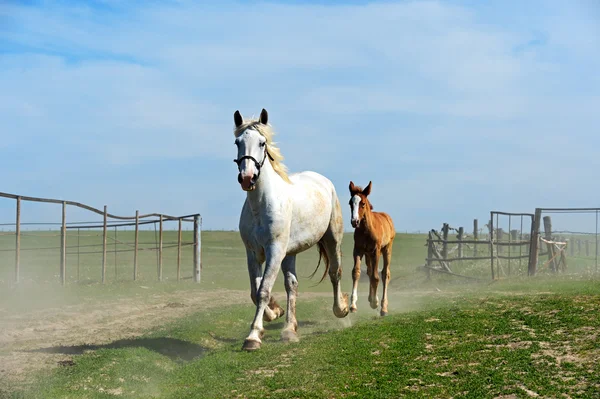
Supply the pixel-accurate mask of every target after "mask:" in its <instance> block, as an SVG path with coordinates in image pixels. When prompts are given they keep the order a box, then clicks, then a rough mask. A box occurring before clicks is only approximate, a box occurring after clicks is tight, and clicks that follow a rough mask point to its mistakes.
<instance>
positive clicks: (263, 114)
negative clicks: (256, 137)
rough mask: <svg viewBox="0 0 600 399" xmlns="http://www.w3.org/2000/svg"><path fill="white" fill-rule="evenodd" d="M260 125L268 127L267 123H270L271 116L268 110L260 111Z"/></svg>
mask: <svg viewBox="0 0 600 399" xmlns="http://www.w3.org/2000/svg"><path fill="white" fill-rule="evenodd" d="M259 121H260V123H262V124H263V125H266V124H267V122H269V114H268V113H267V110H266V109H264V108H263V109H262V111H260V119H259Z"/></svg>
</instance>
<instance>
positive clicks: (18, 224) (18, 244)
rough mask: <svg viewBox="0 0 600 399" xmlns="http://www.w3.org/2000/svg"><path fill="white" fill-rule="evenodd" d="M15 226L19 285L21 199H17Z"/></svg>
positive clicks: (16, 271)
mask: <svg viewBox="0 0 600 399" xmlns="http://www.w3.org/2000/svg"><path fill="white" fill-rule="evenodd" d="M16 219H17V220H16V226H15V283H16V284H18V283H19V279H20V274H21V197H17V214H16Z"/></svg>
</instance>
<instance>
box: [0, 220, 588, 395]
mask: <svg viewBox="0 0 600 399" xmlns="http://www.w3.org/2000/svg"><path fill="white" fill-rule="evenodd" d="M188 238H189V237H188ZM148 239H151V238H148ZM424 244H425V236H423V235H411V234H399V235H398V238H397V243H396V245H395V249H394V258H393V260H392V282H391V284H390V305H389V307H390V316H389V317H387V318H384V319H381V318H379V317H378V316H377V312H376V311H374V310H371V309H370V308H369V306H368V304H367V300H366V293H367V287H368V283H367V281H366V279H362V280H361V283H360V288H359V294H360V297H359V303H358V305H359V312H358V313H357V314H351V315H349V316H348V317H347V318H345V319H336V318H335V317H334V316H333V315H332V312H331V303H332V301H331V294H330V292H331V285H330V284H329V282H328V279H326V280H325V281H324V282H323V283H321V284H320V285H316V286H315V284H316V282H317V281H318V280H316V279H313V280H309V279H308V278H306V276H308V275H309V274H310V273H311V272H312V271H313V270H314V267H315V266H316V262H317V253H316V250H314V251H312V250H309V251H308V252H306V253H303V254H301V255H300V256H299V259H298V262H297V263H298V264H297V266H298V272H299V276H300V294H299V299H298V311H297V315H298V320H299V323H300V327H299V334H300V337H301V341H300V342H299V343H297V344H283V343H282V342H281V341H280V338H279V337H280V330H281V328H282V321H281V320H277V321H275V322H274V323H271V324H270V325H267V332H266V335H265V338H264V345H263V349H262V350H261V351H259V352H258V353H245V352H241V351H240V347H241V344H242V342H243V339H244V337H245V336H246V334H247V332H248V328H249V324H250V322H251V319H252V316H253V314H254V307H253V305H252V304H251V303H250V301H249V292H248V276H247V270H246V265H245V253H244V250H243V248H242V246H241V243H240V239H239V235H238V233H235V232H205V233H204V235H203V266H204V267H203V274H202V283H201V284H194V283H193V282H191V281H190V280H189V279H186V280H183V281H181V282H180V283H177V282H175V281H174V279H173V276H174V265H175V263H174V262H172V261H167V260H166V259H169V258H168V257H165V270H164V275H165V277H168V278H166V279H165V281H164V282H162V283H158V282H156V281H155V276H152V274H153V273H155V272H156V269H155V267H156V264H155V263H153V262H152V259H148V260H147V262H148V263H147V264H144V266H143V267H144V268H145V269H144V273H143V276H144V278H142V279H141V280H140V281H137V282H133V281H131V280H130V275H129V271H130V270H131V263H130V262H129V263H128V261H126V260H124V261H123V264H122V265H121V266H120V265H119V263H117V274H116V276H117V278H116V279H111V280H109V281H108V283H107V284H105V285H102V284H99V283H98V281H97V277H96V279H92V278H89V279H87V280H85V281H83V279H81V280H82V282H81V283H79V284H77V283H76V276H75V275H74V274H73V272H72V271H70V274H69V276H70V277H69V284H67V286H66V287H61V286H60V285H59V284H58V282H57V281H56V278H55V275H53V274H52V273H53V272H51V271H49V270H48V269H52V268H54V269H56V268H55V264H54V260H53V259H52V258H45V257H44V256H43V255H37V256H38V257H36V258H32V259H30V261H29V262H28V263H27V266H28V270H29V271H28V273H31V274H30V275H29V278H28V279H25V281H24V282H23V283H22V284H20V285H19V286H12V285H11V284H9V283H8V282H5V283H6V284H7V286H8V287H9V288H8V289H2V290H0V321H1V320H2V317H7V318H6V320H13V321H14V320H15V318H16V319H19V318H20V317H21V314H23V315H25V316H23V318H26V317H27V315H32V316H31V317H35V318H38V317H42V316H43V315H44V311H43V310H44V309H48V310H51V308H55V309H65V313H66V314H65V315H64V316H65V317H66V318H73V317H75V318H76V317H78V315H81V314H82V312H83V313H86V312H91V313H92V316H91V318H90V319H89V320H92V321H93V320H95V317H96V316H93V314H98V316H97V317H98V318H100V319H99V320H100V323H102V319H101V317H103V314H104V313H103V312H106V313H109V310H110V309H111V308H112V307H115V308H118V307H122V305H123V303H128V302H130V303H132V305H131V307H136V306H141V305H143V304H146V303H147V304H152V303H158V302H157V301H160V298H159V297H160V295H162V294H165V295H167V294H168V295H171V296H169V298H178V295H179V298H187V299H188V300H189V299H190V298H194V297H198V298H199V299H202V298H206V301H212V302H213V303H212V304H211V306H206V307H204V308H203V307H202V306H200V307H198V308H197V309H194V308H192V309H190V310H189V311H186V313H185V314H184V313H182V314H181V315H182V316H181V317H172V318H170V319H169V320H168V321H166V319H161V318H157V319H156V320H155V321H154V322H152V320H150V322H147V323H145V324H141V325H143V326H145V327H144V329H143V330H140V331H137V330H136V331H134V332H133V333H130V334H126V335H123V334H121V332H120V331H119V330H118V329H119V328H122V326H123V325H126V324H131V322H128V321H127V320H128V319H127V318H126V320H125V321H124V323H121V324H114V326H115V327H113V328H115V330H114V331H113V333H112V334H111V333H110V328H109V332H108V333H104V335H103V336H102V337H103V340H102V341H99V339H100V336H99V335H98V336H97V337H96V339H94V335H93V334H92V335H90V334H89V333H87V335H86V334H83V335H81V336H80V338H77V339H75V338H73V339H69V330H64V331H65V332H64V334H65V335H64V339H63V338H61V337H62V335H60V334H63V333H61V332H60V330H59V332H58V333H57V334H58V337H59V338H58V339H55V340H54V341H52V343H39V342H38V343H37V344H35V345H34V344H27V342H26V341H23V342H24V344H23V345H24V346H23V347H21V348H19V347H18V346H14V347H10V349H2V348H0V356H1V355H3V352H9V351H10V352H15V353H16V352H19V351H20V352H21V353H23V354H26V353H45V354H59V355H61V356H63V357H62V358H61V359H65V358H66V359H68V360H67V361H66V362H65V363H60V364H62V366H58V367H56V366H55V367H49V368H45V367H44V368H41V369H40V370H38V371H36V372H34V373H32V374H28V375H27V376H26V377H27V378H25V379H24V380H22V381H17V382H15V381H11V380H6V381H2V376H3V374H2V372H3V371H4V370H2V367H1V366H0V398H4V397H7V398H66V397H68V398H109V397H115V396H117V397H127V398H147V397H167V398H186V397H189V398H221V397H227V398H229V397H231V398H236V397H241V398H245V397H248V398H263V397H273V398H278V397H281V398H283V397H302V398H313V397H314V398H321V397H322V398H340V397H349V396H351V397H374V398H376V397H443V398H446V397H455V398H458V397H472V398H488V397H489V398H498V399H499V398H503V399H508V398H520V397H538V396H536V395H539V397H552V398H554V397H556V398H558V397H572V398H575V397H580V398H595V397H598V396H599V395H600V368H599V366H598V361H599V360H600V351H599V346H598V344H597V342H598V333H599V330H600V321H599V320H600V318H598V312H599V311H600V285H599V284H598V281H597V280H596V279H595V276H594V275H592V274H589V273H587V274H583V275H560V276H551V275H540V276H537V277H535V278H520V277H514V278H511V279H502V280H500V281H496V282H493V283H492V282H491V281H488V280H486V281H484V282H480V283H473V282H467V281H465V280H462V279H456V278H455V277H451V276H441V275H435V276H434V277H433V279H432V281H425V276H424V273H423V272H418V271H416V270H415V267H416V266H418V265H421V264H423V262H424V259H423V258H424V255H425V254H426V247H425V245H424ZM343 251H344V254H346V255H345V257H344V275H343V283H342V288H343V291H344V292H349V290H350V287H351V273H350V270H351V267H352V264H351V260H350V259H351V258H350V256H348V254H350V253H351V251H352V238H351V235H347V236H346V237H345V241H344V248H343ZM188 252H190V253H189V254H188V255H187V256H188V258H187V259H186V261H185V262H184V264H189V266H188V267H189V269H191V251H188ZM32 256H33V255H32ZM118 259H119V258H118ZM70 261H72V260H70ZM80 262H81V259H80ZM2 264H3V268H2V272H3V273H5V275H7V276H10V272H11V269H10V268H11V260H10V259H3V263H2ZM81 264H82V263H80V277H81V275H82V273H81V271H82V270H84V269H83V268H81ZM7 265H8V266H7ZM481 267H482V268H485V269H484V270H487V268H489V265H487V264H483V265H482V266H481ZM121 268H123V272H122V273H123V274H122V277H119V276H120V273H121V271H120V269H121ZM72 269H73V268H72V267H70V268H69V270H72ZM98 269H99V268H98V265H97V262H96V261H95V260H93V261H92V262H90V264H89V269H86V273H88V272H89V273H96V272H97V270H98ZM127 270H129V271H127ZM184 294H185V295H187V296H182V295H184ZM190 295H191V296H190ZM232 295H233V296H232ZM275 295H276V297H277V298H278V299H279V300H282V299H283V298H284V290H283V281H282V279H281V277H279V278H278V281H277V282H276V286H275ZM233 297H235V298H236V300H235V301H232V300H231V298H233ZM157 298H159V299H157ZM119 301H120V302H119ZM153 301H154V302H153ZM181 301H183V302H184V303H185V300H181ZM206 301H205V302H204V303H206ZM198 303H201V302H198ZM100 304H102V305H103V306H104V308H99V305H100ZM161 306H163V305H161ZM174 306H179V304H178V303H175V304H174ZM188 306H190V305H188ZM75 308H77V309H78V310H77V312H79V313H77V312H75V311H74V310H73V309H75ZM40 309H41V310H42V313H40V311H39V310H40ZM145 309H150V310H152V309H154V308H153V307H152V306H148V307H146V308H144V309H142V310H139V311H138V313H140V314H143V313H144V312H146V310H145ZM165 309H167V310H165V311H167V312H169V311H168V307H166V308H165ZM176 310H177V309H173V310H172V312H173V314H175V311H176ZM152 311H153V312H155V313H152V315H155V314H156V315H158V314H159V313H157V312H159V311H156V310H152ZM94 312H95V313H94ZM49 314H50V316H48V317H49V320H48V321H49V322H50V321H52V322H55V324H57V325H59V326H60V325H61V323H64V321H65V320H66V319H58V320H57V321H55V320H54V319H55V318H57V317H58V316H55V315H54V314H53V313H49ZM126 317H129V314H126ZM152 317H154V316H152ZM61 320H62V321H61ZM107 320H108V322H109V324H111V323H112V321H110V320H109V319H107ZM43 321H44V319H42V324H43ZM74 323H75V322H74ZM1 325H2V323H1V322H0V326H1ZM65 325H66V324H65ZM68 325H69V326H70V325H71V324H68ZM74 325H75V326H77V325H76V323H75V324H74ZM111 325H112V324H111ZM42 327H43V325H42ZM80 327H81V328H80V329H81V330H82V331H83V332H84V333H85V330H86V326H85V325H83V326H80ZM28 328H29V329H30V330H32V331H31V334H32V336H35V331H36V328H39V323H38V326H37V327H36V328H32V327H28ZM69 328H71V327H69ZM44 332H45V331H44V329H43V328H41V329H40V334H42V333H44ZM111 336H113V337H114V338H112V339H111V338H110V337H111ZM81 337H83V338H81ZM86 337H87V338H86ZM90 337H91V338H90ZM1 339H5V338H3V334H2V331H1V330H0V340H1ZM5 342H9V343H10V340H8V341H5ZM31 342H33V341H31ZM27 345H29V346H27ZM4 354H5V355H11V354H10V353H4ZM19 356H20V355H19ZM61 361H62V360H61ZM0 363H1V361H0ZM55 363H56V362H55Z"/></svg>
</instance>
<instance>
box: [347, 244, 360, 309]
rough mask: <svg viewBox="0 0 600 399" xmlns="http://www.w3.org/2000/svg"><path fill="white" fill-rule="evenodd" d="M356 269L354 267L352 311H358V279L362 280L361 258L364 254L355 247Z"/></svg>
mask: <svg viewBox="0 0 600 399" xmlns="http://www.w3.org/2000/svg"><path fill="white" fill-rule="evenodd" d="M353 256H354V269H352V297H351V298H350V304H351V305H350V311H351V312H356V310H357V307H356V301H357V300H358V280H360V259H361V258H362V254H361V253H360V251H358V250H357V249H356V248H354V253H353Z"/></svg>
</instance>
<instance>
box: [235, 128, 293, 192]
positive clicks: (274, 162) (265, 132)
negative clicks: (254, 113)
mask: <svg viewBox="0 0 600 399" xmlns="http://www.w3.org/2000/svg"><path fill="white" fill-rule="evenodd" d="M246 129H252V130H256V131H257V132H258V133H260V134H261V135H262V136H263V137H264V138H265V139H267V151H268V153H269V155H270V158H269V162H271V166H273V170H274V171H275V172H276V173H277V174H278V175H279V176H281V178H282V179H283V180H284V181H286V182H288V183H291V181H290V178H289V177H288V171H287V167H286V166H285V165H284V164H283V163H282V162H281V161H283V155H281V150H280V149H279V147H277V143H275V142H274V141H273V136H275V132H274V131H273V128H271V126H270V125H268V124H267V125H265V124H263V123H260V121H259V120H258V119H249V120H244V122H243V123H242V124H241V125H240V126H239V127H236V128H235V129H234V131H233V134H234V136H235V137H239V136H240V135H241V134H242V133H243V132H244V131H245V130H246Z"/></svg>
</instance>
